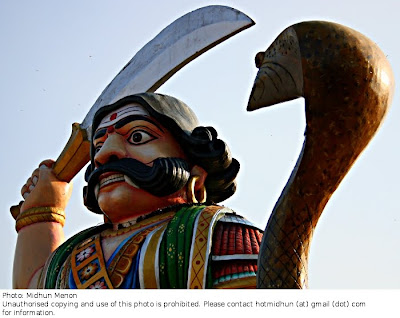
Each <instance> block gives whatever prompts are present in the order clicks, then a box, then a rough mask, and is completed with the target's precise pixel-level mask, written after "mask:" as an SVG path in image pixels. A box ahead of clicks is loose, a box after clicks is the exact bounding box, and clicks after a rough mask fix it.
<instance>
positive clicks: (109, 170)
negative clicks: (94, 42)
mask: <svg viewBox="0 0 400 318" xmlns="http://www.w3.org/2000/svg"><path fill="white" fill-rule="evenodd" d="M238 171H239V163H238V162H237V161H236V160H235V159H233V158H231V155H230V151H229V149H228V147H227V146H226V144H225V143H224V142H223V141H222V140H220V139H217V133H216V131H215V129H213V128H212V127H200V126H198V121H197V118H196V116H195V114H194V113H193V111H192V110H191V109H190V108H189V107H188V106H187V105H186V104H184V103H183V102H181V101H180V100H178V99H176V98H173V97H171V96H166V95H161V94H154V93H143V94H137V95H132V96H128V97H125V98H123V99H121V100H119V101H118V102H116V103H115V104H112V105H109V106H106V107H103V108H102V109H100V110H99V111H98V112H97V113H96V115H95V117H94V121H93V131H92V149H91V165H90V166H89V167H88V169H87V171H86V181H87V182H88V186H87V187H85V190H84V197H85V204H86V206H87V207H88V208H89V210H91V211H93V212H96V213H104V214H105V215H106V216H108V217H109V219H113V217H112V213H113V210H116V211H123V213H122V214H126V217H128V216H132V215H135V213H141V214H146V213H148V212H151V211H154V210H157V209H160V208H164V207H167V206H170V205H175V204H181V203H192V202H193V201H194V202H196V201H200V202H202V201H206V202H207V203H218V202H221V201H223V200H225V199H227V198H228V197H230V196H231V195H232V194H233V193H234V192H235V190H236V183H235V178H236V175H237V173H238ZM204 189H205V191H204ZM188 190H189V192H190V193H191V195H188ZM196 199H197V200H196ZM119 215H120V216H121V212H119ZM121 217H122V218H123V216H121ZM113 221H117V222H118V221H120V220H116V219H115V218H114V219H113Z"/></svg>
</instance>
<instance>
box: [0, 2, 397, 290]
mask: <svg viewBox="0 0 400 318" xmlns="http://www.w3.org/2000/svg"><path fill="white" fill-rule="evenodd" d="M209 4H226V5H229V6H232V7H235V8H237V9H239V10H241V11H243V12H244V13H246V14H248V15H249V16H250V17H252V18H253V20H254V21H255V22H256V25H255V26H254V27H252V28H251V29H249V30H246V31H244V32H242V33H241V34H239V35H237V36H235V37H234V38H232V39H230V40H228V41H227V42H225V43H223V44H221V45H219V46H218V47H216V48H214V49H212V50H211V51H209V52H207V53H206V54H204V55H203V56H201V57H199V58H198V59H196V60H195V61H193V62H192V63H191V64H190V65H188V66H186V67H185V68H184V69H183V70H181V71H180V72H179V73H178V74H177V75H175V76H174V77H173V78H171V79H170V81H169V82H168V83H167V84H165V85H164V86H163V87H161V89H160V90H159V91H160V92H163V93H166V94H170V95H173V96H176V97H178V98H180V99H182V100H184V101H185V102H186V103H187V104H189V105H190V106H191V107H192V108H193V109H194V111H195V112H196V113H197V114H198V117H199V119H200V121H201V123H202V124H204V125H213V126H215V127H216V128H217V130H218V131H219V132H220V135H221V137H222V138H223V139H224V140H226V141H227V143H228V144H229V146H230V148H231V150H232V153H233V156H234V157H236V158H238V159H239V161H240V162H241V164H242V169H241V172H240V177H239V183H238V191H237V193H236V195H235V196H234V197H233V198H232V199H229V200H228V201H226V202H224V204H225V205H227V206H229V207H231V208H233V209H234V210H236V211H237V212H238V213H240V214H242V215H245V216H246V217H248V218H249V219H250V220H252V221H253V222H255V223H256V224H258V225H259V226H260V227H262V228H264V227H265V225H266V223H267V220H268V217H269V214H270V212H271V211H272V208H273V206H274V204H275V202H276V200H277V198H278V197H279V195H280V193H281V191H282V189H283V187H284V185H285V183H286V181H287V178H288V177H289V174H290V171H291V169H292V168H293V166H294V164H295V162H296V159H297V156H298V154H299V151H300V148H301V145H302V141H303V132H304V114H303V108H304V107H303V100H301V99H299V100H297V101H293V102H290V103H285V104H282V105H278V106H275V107H272V108H269V109H264V110H261V111H259V112H254V113H247V112H246V111H245V109H246V104H247V100H248V97H249V93H250V90H251V87H252V83H253V80H254V77H255V74H256V72H257V70H256V68H255V66H254V62H253V61H254V56H255V54H256V53H257V52H258V51H261V50H265V49H266V48H267V47H268V46H269V44H270V43H271V42H272V41H273V40H274V39H275V38H276V36H277V35H278V34H279V33H280V32H281V31H283V30H284V29H285V28H286V27H288V26H290V25H291V24H293V23H296V22H301V21H306V20H328V21H333V22H337V23H341V24H344V25H347V26H349V27H352V28H354V29H356V30H358V31H360V32H361V33H364V34H365V35H367V36H368V37H370V38H371V39H372V40H374V41H375V42H376V43H377V44H378V45H379V46H380V47H381V49H382V50H383V51H384V53H385V54H386V55H387V57H388V59H389V61H390V62H391V64H392V66H393V70H394V74H395V76H397V75H398V74H400V63H399V60H398V59H399V56H400V53H399V52H400V44H399V41H398V30H399V29H400V22H399V17H398V12H399V11H400V10H399V9H400V2H399V1H397V0H392V1H389V0H381V1H370V0H363V1H351V0H346V1H343V0H336V1H329V2H325V1H320V0H303V1H266V0H253V1H241V0H234V1H218V2H217V3H216V2H213V1H184V0H172V1H122V0H113V1H105V0H97V1H77V0H70V1H63V2H62V1H41V0H36V1H28V0H27V1H18V0H13V1H11V0H3V1H1V2H0V40H1V50H0V61H1V62H0V70H1V78H2V80H1V86H0V105H1V106H0V107H1V113H2V115H3V120H2V122H3V130H2V131H3V138H2V139H1V141H0V143H1V144H0V145H1V148H2V149H3V151H2V154H3V155H2V156H1V168H0V169H1V176H2V180H3V182H2V183H1V185H0V192H1V196H2V200H1V208H0V210H1V211H2V213H1V214H0V219H1V223H0V224H1V225H0V226H1V238H2V240H1V251H2V252H3V257H2V258H1V259H2V262H1V265H0V266H1V267H0V270H1V275H0V288H10V287H11V276H12V261H13V253H14V245H15V241H16V233H15V231H14V221H13V219H12V218H11V216H10V215H9V212H8V211H9V207H10V205H12V204H15V203H17V202H18V201H19V200H20V195H19V191H20V188H21V186H22V185H23V183H24V182H25V180H26V179H27V178H28V177H29V176H30V174H31V172H32V170H33V169H34V168H35V167H36V165H37V164H38V163H39V162H40V161H41V160H43V159H46V158H54V159H55V158H56V157H57V156H58V154H59V153H60V151H61V150H62V148H63V146H64V144H65V142H66V141H67V139H68V137H69V135H70V130H71V124H72V123H73V122H80V121H82V120H83V118H84V116H85V114H86V112H87V111H88V110H89V108H90V107H91V105H92V104H93V103H94V101H95V100H96V98H97V96H98V95H99V94H100V93H101V91H102V90H103V89H104V87H105V86H106V85H107V84H108V83H109V82H110V80H111V79H112V78H113V77H114V76H115V75H116V74H117V72H118V71H119V70H120V69H121V68H122V67H123V66H124V65H125V63H126V62H127V61H128V60H129V59H130V58H131V57H132V56H133V55H134V53H135V52H136V51H138V50H139V49H140V48H141V47H142V46H143V45H144V44H145V43H146V42H147V41H149V40H150V39H151V38H152V37H153V36H155V35H156V34H157V33H158V32H159V31H161V29H162V28H164V27H165V26H167V25H168V24H169V23H170V22H172V21H173V20H175V19H176V18H178V17H180V16H182V15H183V14H185V13H187V12H189V11H192V10H194V9H197V8H199V7H202V6H205V5H209ZM399 106H400V105H399V94H398V93H396V94H395V98H394V100H393V105H392V108H391V110H390V112H389V114H388V116H387V118H386V121H385V123H384V124H383V126H382V127H381V129H380V131H379V132H378V134H377V136H376V137H375V138H374V140H373V141H372V143H371V144H370V145H369V147H368V148H367V150H366V151H364V153H363V154H362V156H361V157H360V158H359V160H358V161H357V162H356V164H355V165H354V168H353V169H352V170H351V172H350V173H349V175H348V176H347V177H346V178H345V180H344V181H343V183H342V184H341V186H340V187H339V189H338V190H337V192H336V193H335V194H334V196H333V197H332V199H331V201H330V202H329V203H328V206H327V208H326V210H325V212H324V213H323V216H322V218H321V220H320V223H319V224H318V227H317V229H316V232H315V236H314V240H313V244H312V248H311V259H310V287H311V288H400V275H399V274H398V269H399V268H400V252H399V250H400V249H399V245H400V203H399V196H400V191H399V190H400V186H399V181H398V180H399V179H400V172H399V167H398V163H399V162H400V150H399V142H398V136H400V125H399V120H400V109H399ZM261 163H262V164H263V165H264V168H263V169H262V170H260V169H259V168H258V167H259V165H260V164H261ZM82 187H83V175H82V173H81V174H79V175H78V176H77V177H76V179H75V180H74V193H73V197H72V200H71V202H70V205H69V207H68V209H67V215H68V216H67V224H66V226H65V231H66V235H67V236H71V235H72V234H73V233H76V232H77V231H78V230H81V229H83V228H85V227H88V226H90V225H93V224H96V223H99V222H101V219H100V218H99V217H98V216H96V215H93V214H91V213H90V212H87V211H86V210H85V208H84V206H83V204H82V195H81V193H82Z"/></svg>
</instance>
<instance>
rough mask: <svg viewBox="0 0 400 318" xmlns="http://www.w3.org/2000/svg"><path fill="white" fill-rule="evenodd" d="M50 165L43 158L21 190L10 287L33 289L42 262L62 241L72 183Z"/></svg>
mask: <svg viewBox="0 0 400 318" xmlns="http://www.w3.org/2000/svg"><path fill="white" fill-rule="evenodd" d="M53 164H54V161H52V160H45V161H43V162H42V163H41V164H40V165H39V168H38V169H36V170H35V171H34V172H33V173H32V176H31V177H30V178H29V179H28V181H27V182H26V184H25V185H24V186H23V187H22V189H21V194H22V196H23V197H24V199H25V201H24V203H23V204H22V206H21V209H20V214H19V215H18V217H17V225H16V227H17V231H18V238H17V245H16V250H15V257H14V269H13V288H36V284H37V281H38V278H39V275H40V272H41V269H42V267H43V265H44V264H45V262H46V260H47V259H48V257H49V256H50V254H51V253H52V252H53V251H54V250H55V249H56V248H57V247H58V246H59V245H60V244H61V243H63V241H64V231H63V228H62V227H63V224H64V210H65V207H66V205H67V203H68V200H69V198H70V196H71V192H72V183H71V184H70V183H67V182H63V181H60V180H59V179H57V177H56V176H55V175H54V173H53V170H52V166H53Z"/></svg>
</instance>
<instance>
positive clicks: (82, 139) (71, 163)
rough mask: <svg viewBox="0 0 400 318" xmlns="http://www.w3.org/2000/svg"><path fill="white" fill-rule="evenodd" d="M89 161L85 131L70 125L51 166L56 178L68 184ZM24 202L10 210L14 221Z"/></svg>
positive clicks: (88, 144) (88, 146)
mask: <svg viewBox="0 0 400 318" xmlns="http://www.w3.org/2000/svg"><path fill="white" fill-rule="evenodd" d="M89 161H90V141H89V139H88V135H87V131H86V129H84V128H82V127H81V125H80V124H78V123H74V124H72V133H71V136H70V137H69V140H68V142H67V144H66V145H65V147H64V149H63V151H62V152H61V154H60V156H59V157H58V158H57V160H56V162H55V163H54V165H53V172H54V174H55V175H56V177H57V178H58V179H59V180H61V181H65V182H70V181H71V180H72V179H73V178H74V177H75V175H76V174H77V173H78V172H79V171H80V170H81V169H82V168H83V167H84V166H85V165H86V164H87V163H88V162H89ZM23 203H24V201H21V202H20V203H19V204H18V205H13V206H12V207H11V208H10V212H11V215H12V216H13V218H14V219H16V218H17V217H18V215H19V214H20V209H21V206H22V204H23Z"/></svg>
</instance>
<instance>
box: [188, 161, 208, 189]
mask: <svg viewBox="0 0 400 318" xmlns="http://www.w3.org/2000/svg"><path fill="white" fill-rule="evenodd" d="M190 176H191V177H196V178H195V179H196V182H195V184H194V191H195V192H197V191H199V190H202V189H203V188H204V186H205V185H204V184H205V182H206V178H207V171H205V170H204V169H203V168H202V167H200V166H197V165H194V166H193V168H192V169H191V170H190Z"/></svg>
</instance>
